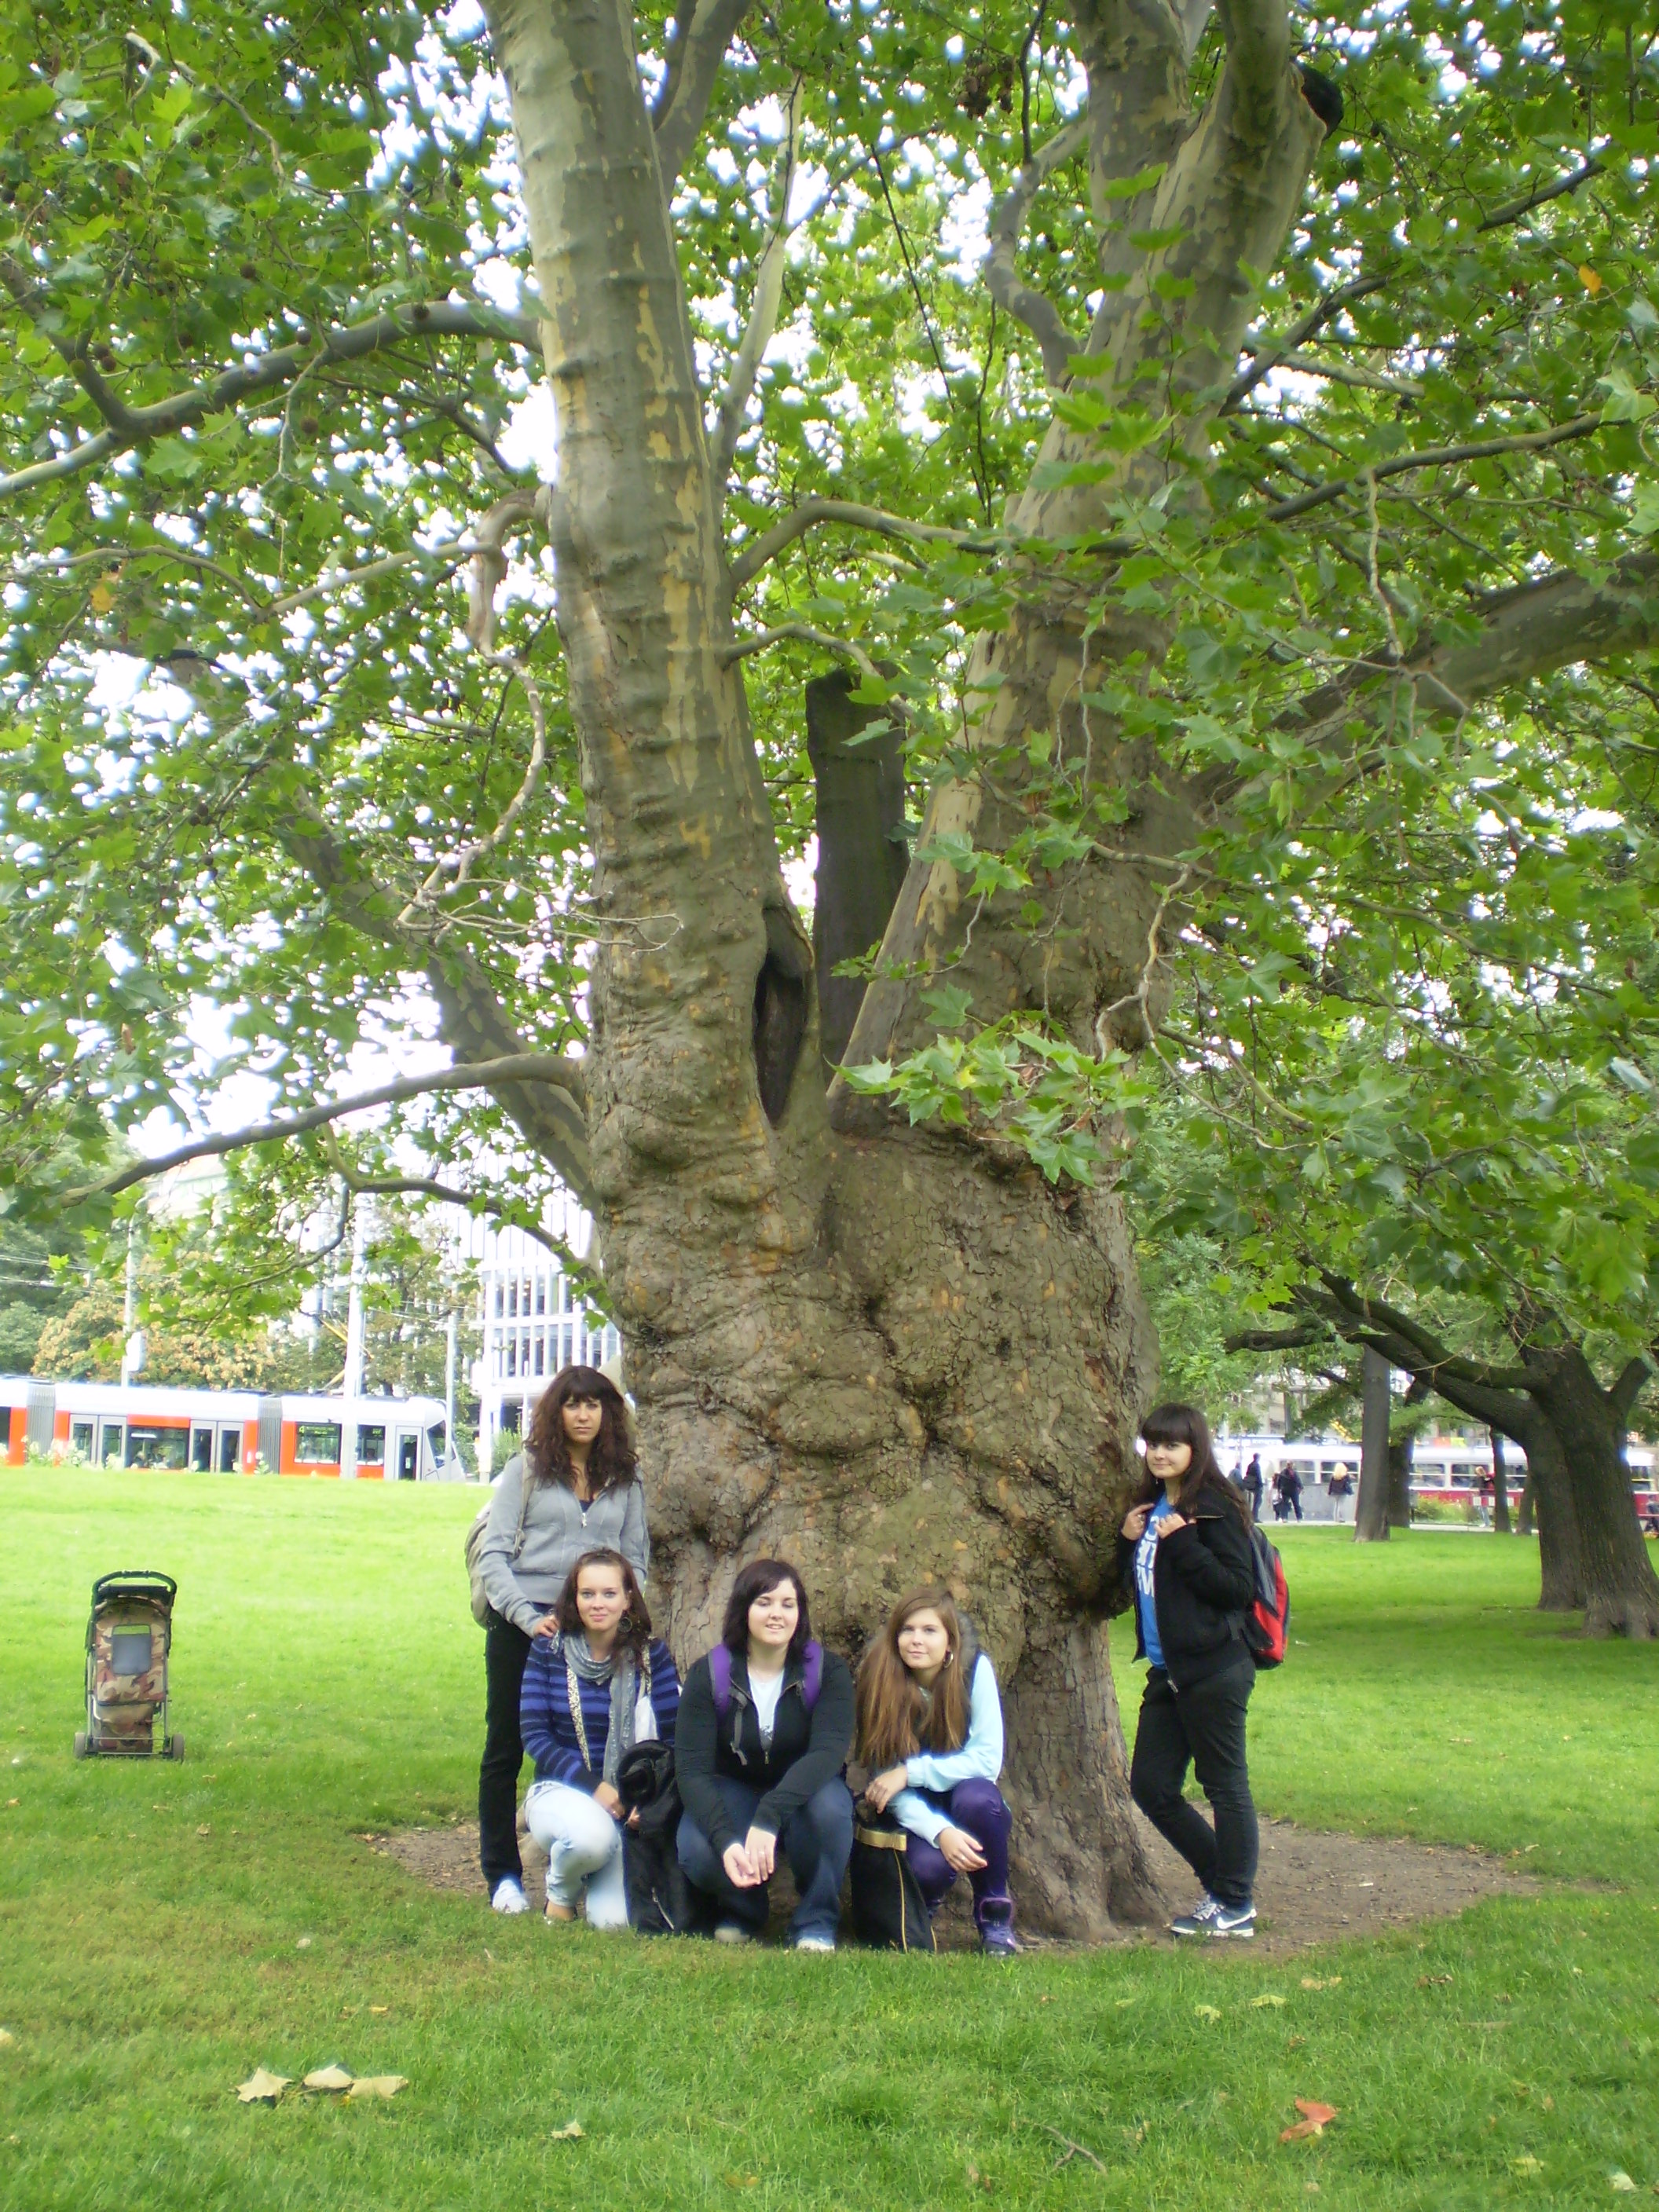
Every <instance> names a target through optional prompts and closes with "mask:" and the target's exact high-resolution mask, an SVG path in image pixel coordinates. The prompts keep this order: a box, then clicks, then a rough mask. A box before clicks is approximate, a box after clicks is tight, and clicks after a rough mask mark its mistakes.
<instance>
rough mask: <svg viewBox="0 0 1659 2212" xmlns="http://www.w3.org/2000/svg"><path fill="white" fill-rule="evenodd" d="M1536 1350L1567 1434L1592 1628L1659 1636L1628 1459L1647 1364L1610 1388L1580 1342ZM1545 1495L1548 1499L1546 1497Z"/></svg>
mask: <svg viewBox="0 0 1659 2212" xmlns="http://www.w3.org/2000/svg"><path fill="white" fill-rule="evenodd" d="M1528 1357H1529V1358H1530V1359H1531V1360H1532V1361H1534V1362H1535V1363H1536V1364H1538V1365H1539V1366H1540V1368H1541V1370H1542V1376H1541V1381H1540V1383H1539V1384H1538V1385H1537V1386H1536V1389H1535V1391H1534V1395H1535V1396H1536V1397H1537V1399H1538V1401H1539V1403H1540V1406H1541V1408H1542V1410H1543V1411H1544V1413H1546V1415H1547V1419H1548V1421H1549V1425H1550V1428H1551V1430H1552V1431H1553V1433H1554V1435H1555V1436H1556V1437H1557V1438H1558V1439H1559V1443H1560V1447H1561V1451H1562V1455H1563V1459H1564V1461H1565V1480H1566V1487H1567V1488H1568V1490H1569V1492H1570V1494H1571V1499H1572V1506H1573V1512H1574V1516H1575V1519H1576V1522H1577V1532H1578V1539H1579V1547H1580V1556H1581V1561H1582V1568H1583V1607H1584V1633H1585V1635H1586V1636H1628V1637H1633V1638H1644V1639H1645V1638H1651V1637H1655V1636H1659V1577H1656V1576H1655V1574H1654V1571H1653V1565H1652V1562H1651V1561H1650V1559H1649V1557H1648V1549H1647V1546H1646V1544H1645V1543H1644V1541H1643V1537H1642V1530H1641V1526H1640V1523H1639V1522H1638V1520H1637V1517H1636V1511H1635V1507H1634V1505H1633V1504H1632V1496H1631V1484H1630V1468H1629V1467H1628V1465H1627V1464H1626V1459H1625V1438H1626V1421H1627V1418H1628V1412H1629V1406H1630V1403H1631V1402H1632V1401H1633V1399H1634V1396H1635V1394H1636V1390H1637V1389H1638V1388H1639V1387H1640V1383H1641V1381H1643V1380H1645V1377H1646V1373H1647V1370H1646V1366H1645V1363H1644V1362H1642V1361H1639V1360H1638V1361H1636V1362H1633V1363H1632V1368H1633V1369H1636V1370H1640V1373H1639V1376H1632V1370H1629V1369H1627V1370H1626V1375H1625V1376H1621V1377H1620V1383H1617V1384H1615V1386H1614V1387H1613V1389H1611V1390H1604V1389H1602V1388H1601V1384H1600V1383H1598V1382H1597V1380H1596V1378H1595V1370H1593V1369H1592V1368H1591V1366H1590V1364H1589V1360H1588V1359H1586V1358H1585V1357H1584V1354H1583V1351H1582V1350H1581V1349H1580V1348H1579V1346H1577V1345H1576V1344H1570V1345H1564V1346H1550V1347H1548V1348H1546V1349H1541V1348H1538V1347H1535V1346H1529V1347H1528Z"/></svg>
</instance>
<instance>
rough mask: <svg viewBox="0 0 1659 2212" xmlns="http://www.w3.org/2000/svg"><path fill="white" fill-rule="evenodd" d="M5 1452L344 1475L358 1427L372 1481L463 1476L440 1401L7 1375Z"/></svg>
mask: <svg viewBox="0 0 1659 2212" xmlns="http://www.w3.org/2000/svg"><path fill="white" fill-rule="evenodd" d="M0 1422H3V1424H4V1430H3V1447H4V1457H5V1460H6V1462H7V1463H8V1464H9V1465H10V1466H12V1467H21V1465H22V1464H23V1462H24V1460H25V1458H26V1457H27V1454H28V1452H29V1451H30V1450H31V1449H33V1450H34V1451H36V1452H38V1453H39V1454H40V1455H41V1456H42V1457H43V1458H50V1457H52V1456H53V1455H57V1456H58V1457H59V1458H64V1459H68V1458H74V1459H76V1460H79V1461H82V1462H85V1463H86V1464H88V1465H89V1466H92V1467H121V1468H126V1467H131V1468H176V1469H177V1470H178V1471H179V1472H180V1473H184V1472H185V1471H186V1470H189V1471H192V1472H194V1473H196V1474H305V1475H316V1476H334V1477H337V1476H338V1475H339V1474H340V1473H341V1459H342V1452H341V1446H342V1443H343V1441H344V1439H345V1438H346V1437H347V1435H348V1430H347V1426H346V1424H347V1423H348V1422H350V1423H351V1424H352V1425H353V1426H354V1427H355V1429H356V1446H357V1465H356V1472H357V1475H358V1478H359V1479H360V1480H364V1481H369V1482H383V1481H384V1482H459V1481H464V1480H465V1470H464V1468H462V1466H461V1463H460V1462H459V1459H458V1458H457V1457H456V1456H455V1455H454V1454H453V1451H452V1450H451V1449H450V1443H449V1437H448V1434H447V1427H446V1424H445V1419H444V1408H443V1403H442V1401H441V1400H440V1399H437V1398H355V1399H352V1400H350V1401H347V1400H345V1399H343V1398H330V1397H323V1396H311V1395H305V1396H301V1395H292V1394H283V1395H276V1394H275V1393H265V1392H262V1391H258V1390H192V1389H184V1388H182V1387H179V1388H177V1389H175V1388H173V1386H171V1385H169V1384H166V1383H161V1384H148V1383H130V1384H128V1385H127V1387H126V1388H125V1389H123V1388H122V1386H121V1385H120V1384H119V1383H49V1382H45V1381H43V1380H41V1379H40V1377H38V1376H30V1375H7V1376H0Z"/></svg>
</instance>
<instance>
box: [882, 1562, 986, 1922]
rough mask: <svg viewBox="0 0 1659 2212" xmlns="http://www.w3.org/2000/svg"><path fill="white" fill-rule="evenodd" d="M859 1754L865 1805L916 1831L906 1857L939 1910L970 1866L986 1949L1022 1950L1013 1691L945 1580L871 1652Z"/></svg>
mask: <svg viewBox="0 0 1659 2212" xmlns="http://www.w3.org/2000/svg"><path fill="white" fill-rule="evenodd" d="M856 1710H857V1735H856V1739H855V1756H856V1757H857V1758H858V1759H860V1760H861V1761H862V1762H863V1764H864V1765H866V1767H867V1768H868V1769H869V1771H870V1781H869V1782H868V1784H866V1789H865V1792H864V1802H865V1803H866V1805H867V1806H868V1807H869V1808H870V1809H871V1810H872V1812H873V1813H876V1814H882V1813H888V1812H890V1814H892V1817H893V1818H894V1819H895V1820H896V1821H897V1822H898V1824H899V1826H901V1827H902V1829H903V1830H904V1831H905V1838H904V1842H905V1856H906V1857H907V1858H908V1860H909V1863H910V1869H911V1871H912V1873H913V1874H914V1875H915V1877H916V1881H917V1883H918V1885H919V1886H920V1887H921V1894H922V1897H923V1899H924V1900H925V1902H926V1904H927V1910H928V1912H929V1914H930V1915H931V1914H933V1913H934V1912H937V1911H938V1910H939V1905H940V1904H941V1903H942V1902H943V1901H944V1898H945V1893H946V1891H947V1890H949V1889H950V1887H951V1884H952V1883H953V1882H954V1881H956V1878H957V1875H959V1874H965V1875H967V1877H968V1880H969V1887H971V1888H972V1890H973V1893H974V1924H975V1927H976V1928H977V1929H978V1930H979V1940H980V1946H981V1949H982V1950H985V1951H987V1952H988V1953H990V1954H992V1955H993V1956H994V1957H1002V1958H1006V1957H1008V1956H1011V1955H1012V1954H1013V1953H1015V1952H1016V1951H1018V1948H1019V1946H1018V1942H1016V1941H1015V1938H1014V1901H1013V1899H1012V1896H1011V1895H1010V1893H1009V1889H1008V1838H1009V1836H1010V1834H1011V1832H1012V1828H1013V1814H1012V1813H1011V1812H1010V1811H1009V1809H1008V1807H1007V1804H1006V1802H1005V1801H1004V1798H1003V1795H1002V1792H1001V1791H1000V1790H999V1789H998V1788H997V1778H998V1776H999V1775H1000V1773H1001V1771H1002V1749H1003V1735H1002V1699H1001V1697H1000V1694H999V1692H998V1690H997V1678H996V1669H995V1668H994V1667H993V1666H992V1664H991V1661H990V1657H989V1655H988V1654H987V1653H986V1652H983V1651H981V1650H980V1649H979V1647H978V1644H977V1642H976V1640H975V1636H974V1633H973V1631H972V1629H971V1627H970V1626H969V1624H968V1622H967V1621H966V1620H963V1617H962V1615H961V1614H960V1613H958V1612H957V1604H956V1600H955V1599H954V1598H953V1597H952V1596H951V1593H950V1591H949V1590H948V1589H945V1587H944V1586H943V1584H941V1583H929V1584H928V1585H927V1587H926V1588H925V1589H915V1590H912V1591H910V1592H909V1594H908V1596H905V1597H902V1598H901V1599H900V1600H899V1601H898V1603H897V1604H896V1606H895V1607H893V1610H892V1612H891V1613H890V1614H889V1615H888V1617H887V1625H886V1626H885V1627H884V1629H883V1631H882V1632H881V1634H880V1635H879V1636H878V1637H877V1638H876V1639H875V1641H874V1642H873V1643H872V1644H871V1646H870V1648H869V1650H867V1651H866V1653H865V1655H864V1663H863V1664H862V1666H860V1668H859V1674H858V1688H857V1707H856Z"/></svg>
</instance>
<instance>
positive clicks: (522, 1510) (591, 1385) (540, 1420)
mask: <svg viewBox="0 0 1659 2212" xmlns="http://www.w3.org/2000/svg"><path fill="white" fill-rule="evenodd" d="M594 1550H610V1551H615V1552H619V1553H621V1554H622V1556H623V1559H626V1560H627V1562H628V1564H629V1566H630V1567H631V1568H632V1569H633V1571H634V1572H635V1574H636V1575H637V1576H638V1577H639V1578H640V1580H641V1582H643V1581H644V1579H645V1574H646V1570H647V1567H649V1565H650V1564H651V1538H650V1534H649V1532H648V1530H647V1527H646V1519H645V1488H644V1486H643V1484H642V1483H641V1481H640V1479H639V1472H638V1468H637V1467H636V1465H635V1454H634V1442H633V1437H632V1436H631V1434H630V1432H629V1422H628V1408H627V1407H626V1405H625V1404H624V1403H623V1395H622V1393H621V1391H620V1390H618V1389H617V1386H616V1384H615V1383H612V1382H611V1379H610V1377H609V1376H606V1375H602V1374H601V1373H600V1372H599V1369H598V1368H597V1367H564V1368H561V1369H560V1370H559V1372H558V1373H557V1374H556V1376H554V1377H553V1380H552V1381H551V1383H549V1384H548V1386H547V1389H545V1390H544V1392H543V1393H542V1395H541V1396H540V1398H539V1399H538V1401H537V1402H536V1410H535V1413H534V1414H533V1416H532V1419H531V1423H530V1432H529V1434H528V1435H527V1436H526V1438H525V1443H524V1449H523V1450H522V1451H521V1452H518V1453H515V1454H514V1455H513V1458H511V1459H510V1460H508V1462H507V1465H506V1466H505V1467H504V1468H502V1470H501V1479H500V1480H499V1481H498V1482H497V1483H496V1485H495V1496H494V1497H493V1498H491V1500H490V1505H489V1525H488V1527H487V1528H486V1529H485V1531H484V1538H483V1544H482V1545H481V1546H480V1547H479V1551H478V1560H477V1565H478V1571H479V1574H480V1575H481V1577H483V1586H484V1593H485V1595H486V1596H487V1597H488V1598H489V1617H488V1619H487V1620H486V1621H485V1623H484V1748H483V1760H482V1762H481V1763H480V1765H479V1768H478V1855H479V1857H480V1858H481V1859H482V1860H483V1875H484V1881H485V1883H486V1885H487V1886H488V1887H489V1899H490V1902H491V1904H492V1905H494V1906H495V1910H496V1911H497V1912H527V1911H529V1910H530V1906H529V1902H528V1900H527V1899H526V1896H525V1893H524V1866H523V1863H522V1862H521V1860H520V1857H519V1835H518V1812H519V1770H520V1767H521V1766H522V1765H524V1740H523V1738H522V1736H521V1735H520V1732H519V1699H520V1692H521V1689H522V1687H523V1683H524V1669H525V1662H526V1659H527V1658H528V1657H529V1656H530V1647H531V1643H532V1638H538V1637H553V1636H556V1635H557V1633H558V1620H557V1617H556V1613H555V1611H554V1607H556V1604H557V1601H558V1598H559V1595H560V1592H561V1591H562V1589H563V1588H564V1585H565V1580H566V1577H568V1574H569V1572H570V1570H571V1569H572V1567H574V1565H575V1564H576V1562H577V1560H578V1559H580V1557H581V1555H582V1553H584V1552H590V1551H594Z"/></svg>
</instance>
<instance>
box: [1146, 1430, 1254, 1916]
mask: <svg viewBox="0 0 1659 2212" xmlns="http://www.w3.org/2000/svg"><path fill="white" fill-rule="evenodd" d="M1140 1436H1141V1442H1142V1443H1143V1445H1144V1447H1145V1449H1146V1484H1145V1486H1144V1487H1143V1489H1142V1491H1141V1494H1140V1497H1139V1500H1138V1501H1137V1503H1136V1504H1134V1505H1133V1506H1132V1507H1131V1508H1130V1510H1129V1511H1128V1513H1127V1515H1126V1516H1124V1521H1123V1529H1122V1533H1121V1535H1120V1537H1119V1539H1118V1547H1117V1553H1118V1574H1119V1577H1120V1579H1121V1582H1122V1583H1123V1584H1124V1588H1125V1590H1126V1592H1127V1595H1128V1596H1129V1597H1130V1598H1131V1600H1132V1601H1133V1605H1134V1608H1135V1627H1136V1639H1135V1656H1136V1658H1137V1659H1145V1660H1146V1661H1147V1662H1148V1663H1149V1666H1150V1668H1151V1672H1150V1673H1149V1674H1148V1675H1147V1677H1146V1694H1145V1696H1144V1697H1143V1698H1142V1699H1141V1705H1140V1724H1139V1729H1137V1731H1136V1734H1135V1752H1134V1759H1133V1764H1132V1765H1131V1767H1130V1770H1129V1792H1130V1795H1131V1796H1133V1799H1134V1801H1135V1802H1136V1804H1137V1805H1139V1808H1140V1809H1141V1811H1142V1812H1143V1813H1144V1814H1146V1817H1147V1819H1148V1820H1150V1821H1151V1822H1152V1826H1154V1827H1155V1828H1156V1829H1157V1830H1158V1832H1159V1834H1160V1835H1162V1836H1164V1838H1166V1839H1167V1840H1168V1841H1169V1842H1170V1844H1173V1845H1174V1846H1175V1848H1176V1850H1178V1851H1179V1852H1180V1854H1181V1856H1182V1858H1183V1859H1185V1860H1186V1862H1187V1863H1188V1866H1189V1867H1191V1869H1192V1870H1193V1872H1194V1874H1195V1875H1197V1876H1198V1878H1199V1880H1200V1881H1201V1882H1202V1883H1203V1885H1204V1895H1203V1898H1202V1899H1201V1900H1200V1903H1199V1904H1198V1905H1197V1906H1196V1907H1195V1908H1194V1911H1191V1912H1184V1913H1182V1914H1181V1915H1180V1917H1178V1918H1176V1919H1175V1920H1172V1921H1171V1922H1170V1929H1171V1930H1172V1932H1173V1933H1174V1934H1176V1936H1234V1937H1243V1938H1248V1937H1249V1936H1254V1935H1255V1901H1254V1898H1253V1895H1252V1891H1253V1888H1254V1886H1255V1863H1256V1849H1257V1839H1256V1822H1255V1805H1254V1803H1253V1802H1252V1801H1251V1797H1250V1778H1249V1771H1248V1770H1247V1768H1246V1765H1245V1759H1244V1717H1245V1712H1246V1710H1247V1708H1248V1706H1249V1701H1250V1692H1251V1689H1252V1688H1253V1687H1254V1686H1255V1661H1254V1659H1252V1657H1251V1656H1250V1650H1249V1645H1248V1644H1246V1643H1245V1641H1244V1615H1245V1613H1247V1611H1248V1610H1249V1606H1250V1604H1251V1601H1252V1600H1253V1599H1254V1597H1255V1565H1254V1561H1253V1559H1252V1556H1251V1548H1250V1526H1249V1506H1248V1504H1246V1503H1245V1501H1244V1499H1243V1497H1242V1496H1241V1494H1240V1493H1239V1492H1237V1490H1235V1489H1234V1487H1233V1486H1232V1485H1231V1483H1230V1482H1229V1481H1228V1480H1227V1479H1226V1477H1225V1475H1224V1474H1222V1472H1221V1469H1220V1468H1219V1466H1218V1464H1217V1462H1216V1456H1215V1448H1214V1446H1213V1445H1212V1443H1211V1441H1210V1431H1209V1425H1208V1424H1207V1423H1206V1420H1205V1419H1204V1416H1203V1414H1202V1413H1200V1412H1199V1410H1198V1408H1197V1407H1195V1406H1160V1407H1158V1409H1157V1410H1156V1412H1154V1413H1149V1414H1148V1415H1147V1417H1146V1420H1145V1421H1144V1422H1143V1423H1142V1424H1141V1430H1140ZM1189 1765H1193V1766H1195V1767H1196V1769H1197V1771H1198V1778H1199V1782H1200V1785H1201V1787H1202V1789H1203V1791H1204V1794H1205V1796H1206V1797H1207V1798H1208V1799H1209V1801H1210V1805H1211V1808H1212V1811H1213V1812H1214V1814H1215V1826H1214V1827H1213V1828H1212V1827H1211V1826H1210V1824H1209V1822H1208V1821H1207V1820H1206V1819H1205V1818H1204V1816H1203V1814H1201V1813H1200V1811H1199V1810H1198V1808H1197V1807H1196V1806H1194V1805H1189V1804H1188V1802H1187V1800H1186V1798H1185V1797H1184V1796H1182V1790H1183V1788H1184V1785H1185V1784H1186V1780H1187V1769H1188V1766H1189Z"/></svg>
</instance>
